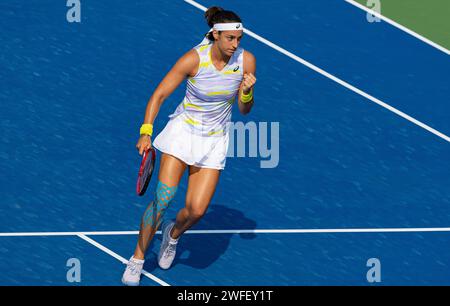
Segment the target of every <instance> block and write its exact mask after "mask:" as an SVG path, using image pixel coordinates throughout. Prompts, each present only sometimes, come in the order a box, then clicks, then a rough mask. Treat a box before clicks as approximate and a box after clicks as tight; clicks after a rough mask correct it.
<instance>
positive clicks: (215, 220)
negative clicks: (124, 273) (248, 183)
mask: <svg viewBox="0 0 450 306" xmlns="http://www.w3.org/2000/svg"><path fill="white" fill-rule="evenodd" d="M255 228H256V222H255V221H253V220H251V219H249V218H247V217H246V216H245V215H244V214H243V213H242V212H241V211H239V210H236V209H232V208H229V207H226V206H223V205H220V204H214V203H212V204H211V205H210V206H209V208H208V212H207V213H206V215H205V216H204V217H203V218H202V219H201V220H200V222H199V223H197V224H196V225H195V226H194V227H193V228H192V230H208V229H213V230H217V229H218V230H221V229H223V230H234V229H236V230H237V229H245V230H252V229H255ZM234 235H239V237H240V238H241V239H254V238H255V237H256V235H255V234H254V233H240V234H234V233H231V234H228V233H227V234H219V233H204V234H197V233H189V234H188V233H186V234H184V235H183V236H182V237H181V238H180V241H179V242H178V247H177V254H176V256H175V259H174V262H173V265H172V266H176V265H180V264H182V265H187V266H190V267H193V268H195V269H205V268H207V267H209V266H210V265H211V264H212V263H214V262H215V261H216V260H217V259H219V258H220V257H221V256H222V254H224V253H225V251H226V250H227V248H228V246H229V244H230V240H231V238H232V237H233V236H234ZM156 239H157V240H158V241H157V243H153V245H154V247H153V248H152V252H149V253H148V254H147V256H146V261H145V265H144V269H145V270H147V271H153V270H154V269H156V268H159V267H158V264H157V262H156V261H157V254H158V252H159V247H160V244H161V235H158V237H157V238H156Z"/></svg>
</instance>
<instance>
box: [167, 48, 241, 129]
mask: <svg viewBox="0 0 450 306" xmlns="http://www.w3.org/2000/svg"><path fill="white" fill-rule="evenodd" d="M211 47H212V44H207V45H200V46H197V47H195V48H194V49H195V50H196V51H197V52H198V54H199V56H200V63H199V67H198V72H197V74H196V75H195V76H194V77H189V78H188V80H187V89H186V96H185V97H184V99H183V101H182V102H181V103H180V104H179V105H178V107H177V108H176V110H175V112H174V113H173V114H171V115H170V116H169V117H170V118H174V117H177V116H180V118H179V119H181V120H182V121H183V122H184V123H185V126H186V128H187V129H189V130H190V131H191V132H193V133H195V134H197V135H201V136H222V135H224V134H226V133H227V132H228V129H227V128H228V123H229V122H230V121H231V108H232V106H233V103H234V101H235V99H236V95H237V94H238V91H239V87H240V85H241V82H242V79H243V71H244V70H243V54H244V49H242V48H238V49H237V50H236V51H235V52H234V54H233V55H232V57H231V58H230V60H229V61H228V64H227V65H226V66H225V67H224V68H223V69H222V70H220V71H219V70H217V68H216V67H215V66H214V65H213V63H212V61H211Z"/></svg>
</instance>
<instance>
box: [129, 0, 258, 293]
mask: <svg viewBox="0 0 450 306" xmlns="http://www.w3.org/2000/svg"><path fill="white" fill-rule="evenodd" d="M205 18H206V20H207V23H208V25H209V27H210V28H211V30H210V31H209V32H208V33H207V34H206V35H205V38H204V39H203V41H202V42H201V43H200V44H199V45H197V46H196V47H195V48H193V49H192V50H190V51H189V52H187V53H186V54H184V55H183V56H182V57H181V58H180V59H179V60H178V61H177V62H176V64H175V65H174V66H173V67H172V69H171V70H170V71H169V73H168V74H167V75H166V76H165V77H164V79H163V80H162V82H161V83H160V84H159V85H158V87H157V88H156V90H155V91H154V93H153V95H152V97H151V98H150V100H149V102H148V105H147V108H146V112H145V118H144V124H143V125H142V126H141V130H140V134H141V136H140V138H139V141H138V143H137V145H136V147H137V149H138V150H139V154H141V155H142V154H143V152H144V151H145V150H147V149H149V148H151V146H152V141H151V136H152V132H153V122H154V120H155V118H156V116H157V114H158V111H159V109H160V107H161V105H162V103H163V101H164V100H165V99H166V98H167V97H168V96H169V95H170V94H171V93H172V92H173V91H174V90H175V89H176V88H177V87H178V85H179V84H180V83H181V82H182V81H183V80H185V79H187V90H186V95H185V97H184V99H183V101H182V102H181V103H180V104H179V105H178V107H177V108H176V110H175V112H174V113H173V114H172V115H170V116H169V118H170V120H169V122H168V123H167V125H166V126H165V128H164V129H163V130H162V132H161V133H160V134H158V136H157V137H156V138H155V140H154V141H153V146H154V147H155V148H156V149H158V150H159V151H160V152H161V163H160V170H159V173H158V182H157V187H156V192H155V198H154V200H153V202H152V203H151V204H150V205H149V206H148V208H147V209H146V211H145V212H144V214H143V216H142V220H141V226H140V232H139V238H138V243H137V245H136V250H135V252H134V255H133V256H132V257H131V259H130V260H129V262H128V264H127V267H126V269H125V272H124V274H123V277H122V282H123V283H124V284H125V285H130V286H137V285H139V281H140V276H141V271H142V267H143V265H144V256H145V252H146V250H147V248H148V246H149V244H150V242H151V240H152V238H153V236H154V235H155V232H156V231H157V229H158V227H159V225H160V223H161V220H163V215H164V211H165V209H166V208H167V207H168V205H169V204H170V202H171V200H172V199H173V198H174V196H175V193H176V191H177V188H178V184H179V182H180V179H181V177H182V176H183V173H184V171H185V170H186V168H188V169H189V179H188V189H187V193H186V205H185V207H184V208H182V209H181V210H180V211H179V212H178V214H177V217H176V221H175V222H173V221H167V222H162V223H163V224H162V235H163V238H162V242H161V248H160V251H159V255H158V264H159V266H160V267H161V268H162V269H168V268H170V266H171V264H172V262H173V259H174V258H175V253H176V246H177V243H178V239H179V238H180V236H181V235H182V234H183V233H184V232H185V231H186V230H188V229H189V228H191V227H192V226H193V225H194V224H196V223H197V222H198V221H199V220H200V218H202V216H203V215H204V214H205V212H206V210H207V208H208V206H209V203H210V201H211V198H212V197H213V194H214V192H215V189H216V185H217V182H218V180H219V176H220V173H221V171H222V170H223V169H224V167H225V161H226V155H227V150H228V143H229V123H230V122H231V108H232V105H233V104H234V102H235V100H236V97H237V98H238V105H239V111H240V112H241V113H242V114H244V115H245V114H248V113H249V112H250V110H251V108H252V106H253V103H254V99H253V86H254V85H255V82H256V78H255V70H256V61H255V57H254V56H253V55H252V54H251V53H250V52H248V51H244V50H243V49H242V48H240V47H239V43H240V40H241V38H242V35H243V26H242V22H241V19H240V18H239V16H238V15H236V14H235V13H233V12H231V11H226V10H223V9H222V8H220V7H211V8H209V9H208V10H207V11H206V13H205Z"/></svg>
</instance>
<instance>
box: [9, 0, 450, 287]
mask: <svg viewBox="0 0 450 306" xmlns="http://www.w3.org/2000/svg"><path fill="white" fill-rule="evenodd" d="M80 2H81V23H69V22H67V19H66V14H67V11H68V9H69V8H68V7H67V6H66V5H65V1H59V3H58V1H56V2H55V1H52V0H30V1H11V0H8V1H2V2H1V3H0V28H1V31H0V45H1V46H2V51H1V52H0V68H1V69H0V106H1V107H0V131H1V132H0V135H1V137H0V169H1V175H0V259H1V260H0V271H1V273H2V277H1V279H0V285H112V286H120V285H121V276H122V273H123V270H124V268H125V266H124V264H123V261H124V260H128V259H129V257H130V256H131V255H132V252H133V251H134V247H135V244H136V241H137V230H138V229H139V222H140V218H141V216H142V213H143V212H144V210H145V208H146V207H147V205H148V204H149V202H150V201H151V199H152V197H153V191H154V190H155V188H156V180H155V179H152V181H151V183H150V186H149V189H148V190H149V191H147V193H146V195H145V196H144V197H138V196H137V195H136V192H135V184H136V175H137V170H138V166H139V163H140V158H141V157H140V156H139V155H138V154H137V152H136V148H135V144H136V141H137V138H138V136H139V134H138V131H139V126H140V124H141V123H142V119H143V115H144V110H145V106H146V104H147V101H148V99H149V98H150V96H151V94H152V92H153V90H154V89H155V88H156V86H157V85H158V83H159V82H160V81H161V79H162V78H163V77H164V75H165V74H166V73H167V72H168V71H169V69H170V68H171V67H172V65H173V64H174V63H175V61H176V60H177V59H178V58H179V57H180V56H181V55H182V54H184V53H185V52H186V51H188V50H189V49H190V48H192V47H193V46H195V45H196V44H198V43H199V42H200V41H201V39H202V36H203V35H204V34H205V33H206V32H207V31H208V28H207V25H206V23H205V21H204V18H203V11H202V10H201V9H200V8H199V7H196V6H195V3H197V4H198V5H202V6H204V7H210V6H213V5H219V6H222V7H224V8H226V9H230V10H233V11H235V12H236V13H238V14H239V15H240V16H241V18H242V19H243V23H244V25H245V27H246V29H248V30H250V31H251V32H252V33H249V32H246V34H244V38H243V40H242V42H241V46H242V47H243V48H244V49H248V50H249V51H250V52H252V53H253V54H254V55H255V57H256V59H257V74H256V75H257V78H258V81H257V84H256V88H255V105H254V107H253V109H252V112H251V113H250V114H249V115H247V116H242V115H241V114H240V113H239V111H238V109H237V107H235V108H234V109H233V118H232V119H233V121H234V122H243V123H244V124H246V123H250V122H254V123H256V125H258V124H260V123H268V124H267V127H268V129H267V133H268V135H269V136H268V137H269V141H268V143H269V146H268V147H269V148H270V149H271V153H272V155H271V156H270V157H268V156H267V155H265V154H264V152H263V151H261V150H258V152H257V156H256V157H252V156H250V153H249V150H248V148H247V151H246V156H245V157H237V156H236V157H230V158H228V160H227V165H226V168H225V171H223V173H222V174H221V179H220V182H219V185H218V187H217V190H216V193H215V195H214V198H213V200H212V203H211V205H210V207H209V210H208V213H207V214H206V216H205V217H204V218H203V219H202V220H201V221H200V223H198V224H197V225H196V226H195V227H194V228H193V229H192V231H190V232H189V233H187V234H186V235H184V236H183V237H182V238H181V239H180V243H179V248H178V250H177V257H176V258H175V261H174V265H173V267H172V268H171V269H169V270H167V271H165V270H162V269H160V268H159V267H158V265H157V263H156V259H155V258H156V254H157V252H158V249H159V245H160V242H161V239H160V236H161V235H157V236H156V239H155V240H154V241H153V243H152V245H151V246H150V248H149V251H148V253H147V261H146V263H145V266H144V269H145V270H146V272H147V274H146V275H145V276H143V277H142V282H141V283H142V285H148V286H160V285H172V286H182V285H233V286H235V285H236V286H237V285H239V286H241V285H254V286H264V285H267V286H271V285H373V284H376V285H450V253H449V252H448V250H449V247H448V246H449V245H450V161H449V157H450V145H449V142H450V138H449V136H448V135H450V104H449V101H450V87H449V86H448V84H449V75H448V73H449V71H450V61H449V56H448V54H446V53H444V52H442V51H440V50H437V49H436V48H433V47H432V46H430V45H427V44H425V43H423V42H422V41H420V40H418V39H416V38H415V37H413V36H411V35H409V34H407V33H405V32H403V31H401V30H399V29H398V28H396V27H393V26H392V25H391V24H388V23H386V22H379V23H369V22H368V21H367V19H366V12H364V11H362V10H360V9H358V8H357V7H354V6H352V5H349V4H348V3H346V2H345V1H340V0H334V1H331V0H317V1H303V0H301V1H290V0H288V1H283V2H279V1H269V0H259V1H258V2H257V5H255V2H254V1H237V0H228V1H223V0H215V1H209V0H208V1H206V0H199V1H197V2H195V3H193V2H192V1H190V2H186V1H183V0H176V1H153V0H140V1H129V2H127V1H120V0H109V1H85V0H82V1H80ZM253 34H255V35H259V36H255V35H253ZM264 39H265V40H264ZM184 93H185V84H184V83H183V85H182V86H180V87H179V88H178V89H177V90H176V91H175V92H174V93H173V94H172V95H171V96H170V97H169V98H168V99H167V100H166V101H165V102H164V104H163V106H162V108H161V110H160V112H159V114H158V117H157V119H156V121H155V131H156V132H159V131H161V130H162V128H163V127H164V126H165V124H166V123H167V121H168V115H169V114H171V113H172V112H173V110H174V109H175V107H176V106H177V105H178V103H179V102H180V101H181V99H182V98H183V97H184ZM379 102H381V104H383V105H380V103H379ZM271 123H277V124H278V126H279V131H278V130H277V129H275V128H274V125H271ZM277 131H278V132H279V134H274V133H276V132H277ZM258 132H259V139H258V143H259V144H260V143H261V139H262V138H263V136H264V134H261V131H260V130H258ZM261 135H262V136H261ZM271 135H274V136H273V137H275V138H276V140H277V141H275V142H274V141H271V140H270V136H271ZM263 141H264V139H263ZM271 145H272V147H271ZM268 160H272V162H271V164H272V167H266V168H265V167H261V164H262V163H263V162H264V161H266V162H267V161H268ZM157 167H158V165H157ZM186 188H187V174H185V177H184V178H183V180H182V181H181V183H180V186H179V191H178V192H177V194H176V197H175V199H174V201H173V203H172V204H171V206H170V207H169V209H168V211H167V213H166V217H169V218H174V217H175V214H176V212H177V211H178V210H179V209H180V208H181V207H183V206H184V195H185V193H186ZM70 258H77V259H78V260H79V261H80V264H81V282H79V283H68V281H67V278H66V274H67V272H68V271H69V269H70V267H68V266H67V265H66V263H67V261H68V260H69V259H70ZM371 258H376V259H378V260H379V262H380V271H381V282H379V283H370V282H368V279H367V273H368V271H369V269H370V268H371V267H370V266H368V265H367V262H368V260H369V259H371Z"/></svg>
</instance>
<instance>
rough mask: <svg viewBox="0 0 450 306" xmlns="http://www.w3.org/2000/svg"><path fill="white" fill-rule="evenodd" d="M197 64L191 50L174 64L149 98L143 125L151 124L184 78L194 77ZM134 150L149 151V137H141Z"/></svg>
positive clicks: (197, 57) (197, 60) (198, 60)
mask: <svg viewBox="0 0 450 306" xmlns="http://www.w3.org/2000/svg"><path fill="white" fill-rule="evenodd" d="M199 62H200V57H199V56H198V53H197V51H195V50H194V49H192V50H190V51H188V52H186V54H184V55H183V56H182V57H181V58H180V59H179V60H178V61H177V62H176V63H175V65H174V66H173V67H172V69H170V71H169V72H168V73H167V74H166V76H165V77H164V78H163V80H162V81H161V83H159V85H158V87H156V89H155V91H154V92H153V95H152V96H151V97H150V100H149V101H148V103H147V108H146V110H145V118H144V122H143V123H144V124H153V122H154V121H155V118H156V116H157V115H158V112H159V109H160V107H161V105H162V103H163V102H164V100H165V99H167V97H169V96H170V95H171V94H172V92H173V91H174V90H175V89H176V88H177V87H178V86H179V85H180V84H181V82H182V81H183V80H184V79H185V78H186V77H188V76H194V75H195V74H196V73H197V70H198V65H199ZM136 148H137V149H138V150H139V154H141V155H142V153H143V152H144V151H145V150H147V149H150V148H151V140H150V137H149V136H148V135H141V136H140V137H139V140H138V143H137V144H136Z"/></svg>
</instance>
